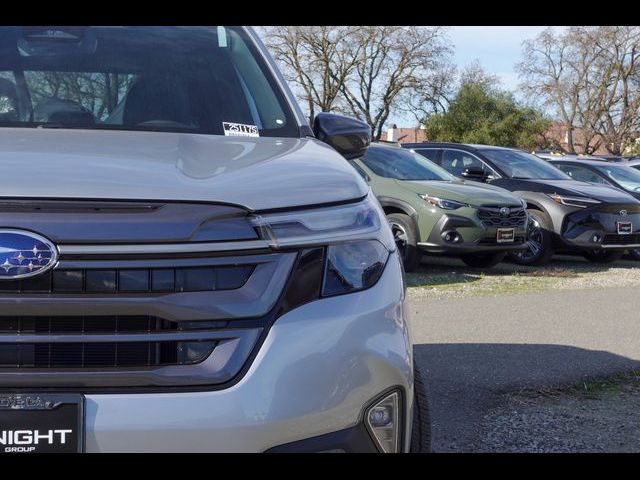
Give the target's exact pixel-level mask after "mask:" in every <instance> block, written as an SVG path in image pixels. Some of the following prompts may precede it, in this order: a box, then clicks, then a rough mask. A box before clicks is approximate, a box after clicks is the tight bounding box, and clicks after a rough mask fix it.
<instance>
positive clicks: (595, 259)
mask: <svg viewBox="0 0 640 480" xmlns="http://www.w3.org/2000/svg"><path fill="white" fill-rule="evenodd" d="M623 255H624V250H589V251H587V252H582V256H583V257H584V258H586V259H587V260H589V261H590V262H591V263H611V262H615V261H616V260H620V259H621V258H622V256H623Z"/></svg>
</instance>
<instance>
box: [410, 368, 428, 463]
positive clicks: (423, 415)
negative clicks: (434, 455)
mask: <svg viewBox="0 0 640 480" xmlns="http://www.w3.org/2000/svg"><path fill="white" fill-rule="evenodd" d="M409 451H410V452H411V453H431V415H430V413H429V402H428V401H427V389H426V388H425V386H424V381H423V379H422V373H421V371H420V369H419V368H418V366H417V365H414V367H413V421H412V427H411V446H410V448H409Z"/></svg>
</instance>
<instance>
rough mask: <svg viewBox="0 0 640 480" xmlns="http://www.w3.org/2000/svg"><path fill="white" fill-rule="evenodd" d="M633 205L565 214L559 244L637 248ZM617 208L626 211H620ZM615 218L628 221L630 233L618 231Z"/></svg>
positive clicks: (638, 227)
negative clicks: (622, 213)
mask: <svg viewBox="0 0 640 480" xmlns="http://www.w3.org/2000/svg"><path fill="white" fill-rule="evenodd" d="M633 210H637V207H636V206H633V205H632V206H628V207H626V208H625V206H624V205H621V206H617V207H615V206H606V207H600V208H599V209H597V208H589V209H584V210H578V211H574V212H572V213H570V214H568V215H566V217H565V219H564V222H563V225H562V234H561V236H560V242H561V247H563V246H564V247H569V248H573V249H589V250H594V249H596V250H597V249H607V250H625V249H629V248H640V213H638V212H634V211H633ZM620 211H626V212H627V213H626V214H625V215H621V214H620ZM618 222H630V223H631V225H632V230H631V233H624V234H620V233H619V232H618V228H617V224H618Z"/></svg>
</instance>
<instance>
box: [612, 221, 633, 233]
mask: <svg viewBox="0 0 640 480" xmlns="http://www.w3.org/2000/svg"><path fill="white" fill-rule="evenodd" d="M616 231H617V232H618V235H631V234H632V233H633V223H631V222H616Z"/></svg>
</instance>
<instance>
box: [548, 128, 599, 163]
mask: <svg viewBox="0 0 640 480" xmlns="http://www.w3.org/2000/svg"><path fill="white" fill-rule="evenodd" d="M543 137H544V139H545V140H547V142H548V143H550V144H552V145H555V146H556V147H557V148H559V149H560V150H562V151H563V152H565V153H566V152H568V151H569V142H568V136H567V128H566V127H565V126H564V124H562V123H561V122H553V123H552V124H551V127H549V130H547V131H546V132H545V134H544V135H543ZM598 141H600V145H599V146H598V148H597V149H596V150H595V151H593V152H589V153H590V154H593V155H607V154H609V152H608V151H607V149H606V148H605V146H604V142H603V141H602V137H601V136H600V135H596V136H595V137H594V138H593V139H592V140H591V145H594V144H595V143H598ZM573 148H574V150H575V151H576V153H587V152H586V149H587V145H585V138H584V133H583V130H582V129H581V128H578V127H575V128H574V129H573Z"/></svg>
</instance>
